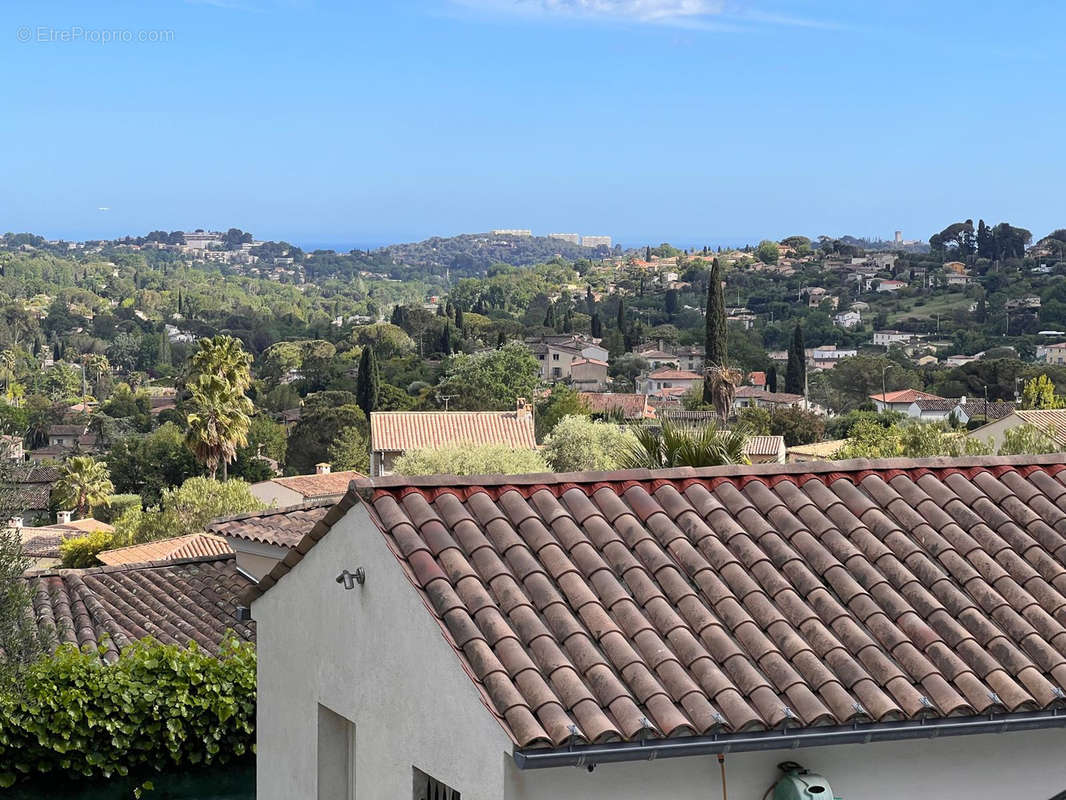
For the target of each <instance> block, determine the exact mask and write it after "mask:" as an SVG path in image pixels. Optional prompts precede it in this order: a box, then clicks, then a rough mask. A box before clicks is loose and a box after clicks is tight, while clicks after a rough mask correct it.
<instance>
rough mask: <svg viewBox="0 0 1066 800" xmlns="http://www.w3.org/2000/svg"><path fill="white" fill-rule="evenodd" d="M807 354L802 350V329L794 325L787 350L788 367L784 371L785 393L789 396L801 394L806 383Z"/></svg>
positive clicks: (797, 324)
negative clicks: (790, 342)
mask: <svg viewBox="0 0 1066 800" xmlns="http://www.w3.org/2000/svg"><path fill="white" fill-rule="evenodd" d="M806 377H807V354H806V353H805V352H804V348H803V328H801V327H800V325H799V323H796V329H795V330H794V331H793V333H792V344H791V345H789V348H788V367H787V368H786V370H785V391H786V392H788V393H789V394H803V386H804V384H805V383H806V382H807V381H806Z"/></svg>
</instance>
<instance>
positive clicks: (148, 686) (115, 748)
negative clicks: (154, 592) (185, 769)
mask: <svg viewBox="0 0 1066 800" xmlns="http://www.w3.org/2000/svg"><path fill="white" fill-rule="evenodd" d="M102 654H103V650H101V651H100V653H97V652H94V651H88V652H81V651H78V650H77V649H76V648H74V647H73V646H72V645H64V646H63V647H60V648H59V649H58V650H57V651H56V653H55V654H54V655H52V656H49V657H46V658H44V659H42V660H41V661H40V662H38V663H36V664H34V665H32V666H31V667H30V668H29V670H28V671H27V672H26V674H25V675H24V676H23V678H22V680H21V682H20V686H19V688H18V691H17V692H16V691H13V690H9V691H8V692H6V693H4V694H2V695H0V787H8V786H11V785H13V784H14V783H16V782H18V781H20V780H23V779H27V778H31V777H34V776H37V775H40V774H41V773H51V774H59V775H63V776H66V777H71V778H77V777H79V776H85V777H90V778H98V777H104V778H108V777H112V776H115V775H128V774H130V773H135V774H136V773H142V772H146V771H150V770H156V771H161V770H167V769H173V768H174V767H180V766H184V765H193V764H210V763H227V762H228V761H230V760H232V759H235V758H238V757H240V756H242V755H244V754H246V753H249V752H252V751H253V749H254V746H255V745H254V739H255V647H254V645H252V644H251V643H248V642H239V641H237V640H236V639H235V638H232V637H231V638H227V640H226V641H225V642H224V644H223V647H222V651H221V652H220V654H219V656H218V657H215V656H212V655H211V654H210V653H208V652H206V651H205V650H203V649H201V648H198V647H196V646H195V645H194V644H190V646H189V647H187V648H182V647H178V646H176V645H163V644H160V643H159V642H157V641H155V640H153V639H150V638H149V639H144V640H142V641H140V642H137V643H136V644H133V645H131V646H129V647H127V648H125V649H124V650H123V651H122V654H121V657H120V658H119V659H118V661H116V662H115V663H113V664H110V665H108V664H105V663H104V662H103V660H102Z"/></svg>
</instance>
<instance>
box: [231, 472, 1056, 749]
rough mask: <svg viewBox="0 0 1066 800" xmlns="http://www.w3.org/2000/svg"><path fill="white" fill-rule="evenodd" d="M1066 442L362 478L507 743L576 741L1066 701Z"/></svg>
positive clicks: (364, 492)
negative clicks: (1050, 448)
mask: <svg viewBox="0 0 1066 800" xmlns="http://www.w3.org/2000/svg"><path fill="white" fill-rule="evenodd" d="M1063 458H1064V457H1063V456H1061V455H1058V456H1028V457H1024V458H1002V457H987V458H976V459H973V458H971V459H965V460H957V461H951V460H947V459H930V460H925V461H920V462H919V461H913V460H910V461H908V460H893V461H882V462H871V461H845V462H836V463H833V464H832V465H828V464H821V465H819V464H811V463H807V464H795V465H759V466H752V467H719V468H711V469H697V470H694V469H683V470H669V471H662V472H648V471H633V472H620V473H595V474H569V475H537V476H511V477H507V476H493V477H491V478H489V477H480V478H454V477H451V478H449V477H442V476H436V477H431V478H413V479H412V478H403V479H389V478H385V479H377V480H367V481H361V482H359V483H358V484H357V485H356V487H355V489H354V490H353V492H357V493H358V494H359V495H360V496H362V497H363V498H365V499H367V500H368V501H369V502H368V503H367V504H366V509H367V511H368V513H369V515H370V517H371V519H373V521H374V522H375V524H376V525H377V526H378V527H379V528H380V529H381V531H382V533H383V534H384V536H385V537H386V539H387V540H388V542H389V543H390V546H391V549H392V551H393V552H394V553H395V554H396V557H397V559H398V560H399V561H400V562H401V563H402V564H403V566H404V570H403V571H404V574H405V575H407V576H408V578H409V579H410V580H411V581H412V583H414V585H415V588H416V590H418V591H419V592H420V593H421V594H422V595H423V599H424V600H425V602H426V605H427V607H428V608H430V609H431V610H432V612H433V613H435V615H436V616H437V618H438V621H439V623H440V625H441V628H442V630H444V631H448V632H450V636H446V637H445V638H446V639H447V640H448V641H449V644H450V645H451V646H452V647H453V648H454V649H455V652H456V655H457V657H458V658H459V659H461V660H462V661H463V663H464V666H465V667H466V671H467V672H468V673H469V674H470V675H471V676H472V677H473V678H474V679H475V681H476V682H477V683H478V685H479V688H480V689H481V691H482V692H483V694H484V696H485V697H486V698H487V700H488V703H489V706H490V708H491V710H492V711H493V712H494V713H495V714H496V716H497V717H498V718H499V719H500V720H501V722H503V723H504V728H505V730H507V731H508V733H509V734H510V736H511V737H512V739H513V741H514V743H515V745H516V746H517V747H519V748H526V747H545V746H547V747H553V746H554V747H562V746H566V745H568V744H570V743H573V742H600V741H616V740H634V739H639V738H651V737H677V736H692V735H708V734H716V733H723V734H724V733H732V732H740V731H752V730H770V729H773V728H780V727H788V728H790V729H794V728H796V727H815V726H822V725H844V724H861V723H869V722H881V721H892V720H902V719H915V718H925V717H949V716H956V717H957V716H974V715H981V714H989V713H1010V712H1013V711H1019V712H1022V711H1031V710H1038V709H1050V708H1054V707H1056V706H1058V705H1059V704H1063V703H1066V693H1064V687H1063V681H1064V680H1066V595H1064V593H1063V590H1064V589H1066V586H1064V585H1063V577H1064V576H1063V569H1064V566H1066V565H1064V564H1063V555H1064V553H1066V548H1064V547H1063V545H1064V544H1066V539H1064V537H1063V536H1062V535H1060V534H1059V533H1058V531H1059V530H1060V529H1066V528H1064V527H1063V523H1066V514H1064V513H1063V512H1062V511H1060V510H1059V508H1060V507H1061V499H1062V497H1063V495H1064V489H1066V464H1064V463H1062V462H1063ZM352 494H353V493H350V497H352ZM353 502H354V500H353ZM346 505H348V506H349V507H350V506H351V505H352V502H349V503H347V504H346ZM993 509H994V510H995V511H994V513H993V511H992V510H993ZM338 513H339V512H338ZM333 521H335V520H326V525H327V526H328V525H329V524H332V522H333ZM216 530H217V529H216ZM316 530H318V529H316ZM319 538H320V537H319ZM285 571H287V568H280V567H279V568H277V569H276V570H275V572H276V573H277V574H273V573H272V575H271V579H270V580H268V581H267V582H266V584H267V587H268V586H269V585H271V584H272V583H273V582H275V581H276V580H277V579H278V578H280V577H282V575H283V573H284V572H285ZM264 590H265V587H259V589H258V590H257V591H264ZM575 732H576V733H575Z"/></svg>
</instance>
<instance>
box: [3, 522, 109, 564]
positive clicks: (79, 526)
mask: <svg viewBox="0 0 1066 800" xmlns="http://www.w3.org/2000/svg"><path fill="white" fill-rule="evenodd" d="M113 530H115V528H114V526H112V525H109V524H108V523H106V522H101V521H100V520H98V519H93V518H92V517H88V518H87V519H75V520H71V521H70V522H57V523H56V524H54V525H40V526H34V527H30V526H26V527H24V528H22V530H21V533H22V554H23V555H25V556H28V557H30V558H59V545H60V544H61V543H62V542H65V541H66V540H67V539H77V538H79V537H81V536H85V535H86V534H89V533H92V532H93V531H113Z"/></svg>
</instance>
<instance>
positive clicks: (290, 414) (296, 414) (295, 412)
mask: <svg viewBox="0 0 1066 800" xmlns="http://www.w3.org/2000/svg"><path fill="white" fill-rule="evenodd" d="M302 414H303V409H302V408H286V409H285V410H284V411H282V412H281V419H282V421H284V422H299V421H300V416H301V415H302Z"/></svg>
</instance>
